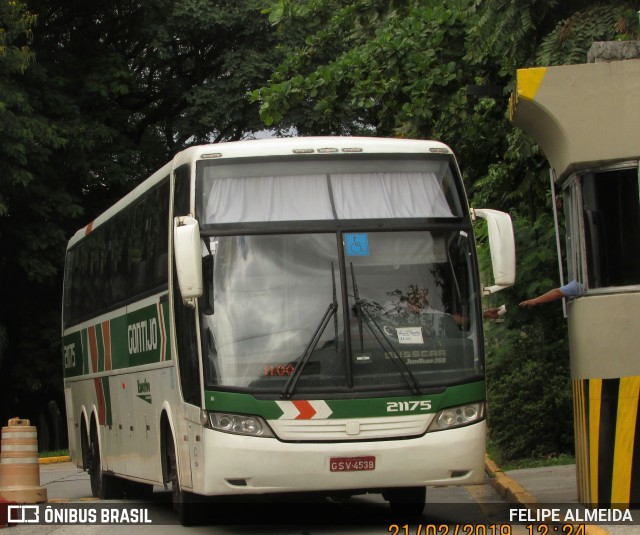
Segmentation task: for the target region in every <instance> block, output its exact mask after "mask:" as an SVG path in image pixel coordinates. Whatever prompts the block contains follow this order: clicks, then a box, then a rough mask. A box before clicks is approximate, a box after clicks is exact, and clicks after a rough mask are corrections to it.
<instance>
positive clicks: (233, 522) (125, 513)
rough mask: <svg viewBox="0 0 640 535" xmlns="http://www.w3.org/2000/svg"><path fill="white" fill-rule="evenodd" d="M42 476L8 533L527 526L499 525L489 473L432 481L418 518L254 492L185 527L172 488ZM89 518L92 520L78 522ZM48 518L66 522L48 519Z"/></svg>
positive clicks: (461, 530)
mask: <svg viewBox="0 0 640 535" xmlns="http://www.w3.org/2000/svg"><path fill="white" fill-rule="evenodd" d="M40 482H41V485H42V486H44V487H45V488H46V489H47V494H48V499H49V503H48V504H43V505H40V506H39V507H38V515H39V522H38V523H28V524H17V525H15V526H13V527H10V528H9V531H7V532H6V533H7V535H21V534H28V535H40V534H55V535H67V534H76V533H77V534H80V533H86V534H91V535H102V534H105V535H106V534H109V535H115V534H116V533H118V534H119V533H136V534H141V535H142V534H143V533H144V532H147V533H149V534H152V533H153V534H154V535H156V534H157V535H161V534H165V533H166V534H169V533H171V534H173V533H180V532H187V531H188V532H189V533H194V534H195V533H205V532H206V533H208V534H214V535H222V534H225V535H226V534H229V535H231V534H245V533H257V534H261V535H262V534H279V535H320V534H325V533H331V534H367V535H373V534H376V535H378V534H379V535H384V534H390V535H454V534H456V535H486V534H488V535H511V534H513V535H518V534H520V533H525V532H524V531H523V530H522V529H523V528H521V527H517V526H509V529H508V531H507V528H506V527H504V525H505V524H506V523H507V519H508V517H509V507H510V505H509V504H508V503H507V502H505V500H504V499H503V498H501V497H500V496H499V495H498V494H497V493H496V491H495V490H494V489H493V487H491V485H490V484H489V483H488V480H487V481H486V482H485V484H483V485H474V486H469V487H429V488H428V490H427V504H426V507H425V510H424V514H423V516H422V517H421V518H417V519H406V518H394V517H393V516H392V515H391V512H390V510H389V506H388V504H387V503H386V502H385V501H384V500H383V499H382V497H381V496H379V495H377V494H371V495H365V496H361V497H355V498H350V499H345V500H330V499H327V498H318V497H306V496H305V497H303V496H297V497H279V498H275V499H272V500H269V501H257V499H256V498H255V497H254V498H248V499H241V500H234V501H233V502H232V503H224V504H215V505H213V506H211V505H209V506H207V507H208V511H207V513H210V514H208V516H207V518H206V524H205V525H202V526H197V527H190V528H184V527H182V526H181V525H180V524H179V523H178V521H177V517H176V514H175V512H174V511H173V509H172V506H171V495H170V493H169V492H168V491H166V490H165V489H163V488H161V487H156V488H155V489H154V493H153V496H152V498H151V499H150V500H147V501H145V502H143V503H140V502H135V503H133V502H128V501H124V500H109V501H100V500H97V499H95V498H92V497H91V489H90V485H89V478H88V476H87V474H86V473H84V472H82V471H81V470H78V469H77V468H76V467H75V466H74V465H73V464H71V463H59V464H50V465H41V470H40ZM105 510H107V512H106V513H105V512H104V511H105ZM34 514H35V509H32V510H25V511H24V518H25V519H28V520H30V519H34ZM107 518H111V519H112V520H114V519H115V520H116V521H117V523H116V524H100V523H99V522H100V521H101V520H103V519H107ZM87 519H88V520H89V523H86V522H82V523H81V522H79V521H80V520H87ZM52 520H53V521H55V520H58V521H59V520H62V521H64V522H66V523H56V524H54V523H50V522H49V521H52ZM131 521H142V524H135V525H134V524H132V523H128V522H131ZM146 521H150V522H151V524H149V523H145V522H146ZM75 522H77V523H75ZM93 522H95V523H93ZM478 524H484V525H488V526H495V527H494V528H489V530H487V531H486V532H482V533H481V532H479V531H478V530H477V529H476V528H475V527H474V526H476V525H478ZM456 528H457V531H456ZM3 535H4V534H3Z"/></svg>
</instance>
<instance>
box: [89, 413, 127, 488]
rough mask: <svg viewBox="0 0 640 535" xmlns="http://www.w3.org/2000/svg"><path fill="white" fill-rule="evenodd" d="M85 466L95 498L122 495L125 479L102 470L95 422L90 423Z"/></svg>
mask: <svg viewBox="0 0 640 535" xmlns="http://www.w3.org/2000/svg"><path fill="white" fill-rule="evenodd" d="M86 466H87V472H88V473H89V480H90V482H91V493H92V494H93V496H94V497H95V498H100V499H101V500H112V499H118V498H123V497H124V487H125V485H124V483H125V481H124V480H123V479H120V478H119V477H116V476H113V475H110V474H105V473H104V472H103V471H102V462H101V458H100V443H99V442H98V429H97V426H96V425H95V422H93V423H92V425H91V434H90V436H89V445H88V451H87V464H86Z"/></svg>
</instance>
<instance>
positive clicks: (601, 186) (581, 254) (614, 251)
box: [565, 167, 640, 289]
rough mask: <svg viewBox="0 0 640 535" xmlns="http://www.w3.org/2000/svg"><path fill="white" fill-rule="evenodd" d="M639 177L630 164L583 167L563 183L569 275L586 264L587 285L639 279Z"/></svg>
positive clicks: (603, 285)
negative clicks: (584, 169)
mask: <svg viewBox="0 0 640 535" xmlns="http://www.w3.org/2000/svg"><path fill="white" fill-rule="evenodd" d="M638 183H639V174H638V167H633V168H625V169H614V170H607V171H597V172H590V173H585V174H583V175H580V176H579V177H577V180H574V181H570V183H569V184H568V186H567V187H566V188H565V213H566V216H567V245H568V251H567V253H568V255H567V256H568V259H569V275H570V276H571V277H572V278H578V279H580V278H581V277H576V275H578V274H580V272H581V271H582V270H583V269H584V267H586V273H587V277H586V278H587V288H589V289H595V288H606V287H612V286H630V285H637V284H640V188H639V185H638ZM567 201H568V202H567ZM579 201H581V202H579ZM580 204H581V205H582V206H581V210H580ZM580 212H581V213H580ZM580 215H581V216H582V217H581V221H580V220H578V218H579V216H580ZM581 235H582V236H583V239H580V237H581ZM572 264H573V265H572Z"/></svg>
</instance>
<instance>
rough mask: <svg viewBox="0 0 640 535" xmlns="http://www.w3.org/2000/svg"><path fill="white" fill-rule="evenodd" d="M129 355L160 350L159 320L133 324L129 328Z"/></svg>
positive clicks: (152, 319) (154, 319) (153, 319)
mask: <svg viewBox="0 0 640 535" xmlns="http://www.w3.org/2000/svg"><path fill="white" fill-rule="evenodd" d="M127 339H128V341H129V354H130V355H133V354H135V353H144V352H145V351H153V350H154V349H157V348H158V320H157V319H156V318H151V319H149V320H146V321H139V322H137V323H132V324H130V325H129V326H128V327H127Z"/></svg>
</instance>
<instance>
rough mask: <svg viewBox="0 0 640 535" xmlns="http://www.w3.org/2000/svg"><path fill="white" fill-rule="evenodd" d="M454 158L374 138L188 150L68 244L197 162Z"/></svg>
mask: <svg viewBox="0 0 640 535" xmlns="http://www.w3.org/2000/svg"><path fill="white" fill-rule="evenodd" d="M430 152H431V153H438V154H453V153H452V151H451V149H450V148H449V147H448V146H447V145H445V144H444V143H440V142H438V141H426V140H417V139H391V138H376V137H285V138H268V139H257V140H244V141H231V142H225V143H215V144H210V145H197V146H194V147H189V148H187V149H185V150H183V151H181V152H179V153H177V154H176V155H175V157H174V158H173V160H172V161H171V162H169V163H167V164H165V165H164V166H163V167H162V168H160V169H159V170H158V171H156V172H155V173H153V174H152V175H151V176H150V177H149V178H147V179H146V180H144V181H143V182H141V183H140V184H139V185H138V186H136V187H135V188H134V189H133V190H132V191H130V192H129V193H128V194H127V195H125V196H124V197H123V198H122V199H120V200H119V201H118V202H116V203H115V204H114V205H112V206H111V207H110V208H108V209H107V210H106V211H105V212H103V213H102V214H100V215H99V216H98V217H96V218H95V219H94V220H93V221H91V222H90V223H89V224H88V225H86V226H85V227H83V228H81V229H79V230H78V231H77V232H76V233H75V234H74V235H73V237H72V238H71V239H70V240H69V243H68V245H67V248H70V247H72V246H73V245H75V244H76V243H77V242H78V241H80V240H81V239H82V238H84V237H85V236H87V235H88V234H89V233H90V232H91V231H92V230H93V229H95V228H96V227H98V226H100V225H101V224H102V223H104V222H105V221H107V220H108V219H110V218H111V217H113V216H114V215H115V214H117V213H118V212H120V211H121V210H122V209H123V208H125V207H126V206H128V205H129V204H131V203H132V202H134V201H135V200H136V199H137V198H139V197H140V196H141V195H142V194H143V193H145V192H146V191H148V190H149V189H151V188H153V187H154V186H155V185H156V184H158V183H159V182H160V181H162V180H163V179H164V178H166V177H167V176H169V174H170V172H171V169H173V168H177V167H179V166H181V165H183V164H186V163H192V162H194V161H196V160H200V159H227V158H229V159H234V158H259V157H266V156H295V155H300V154H306V155H308V154H317V155H319V156H322V155H326V154H332V155H336V154H353V153H360V154H420V153H430Z"/></svg>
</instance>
